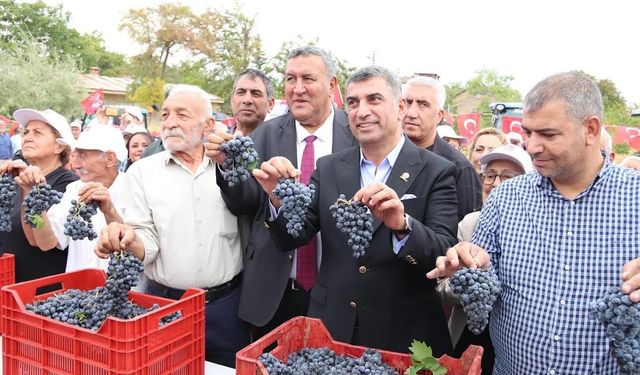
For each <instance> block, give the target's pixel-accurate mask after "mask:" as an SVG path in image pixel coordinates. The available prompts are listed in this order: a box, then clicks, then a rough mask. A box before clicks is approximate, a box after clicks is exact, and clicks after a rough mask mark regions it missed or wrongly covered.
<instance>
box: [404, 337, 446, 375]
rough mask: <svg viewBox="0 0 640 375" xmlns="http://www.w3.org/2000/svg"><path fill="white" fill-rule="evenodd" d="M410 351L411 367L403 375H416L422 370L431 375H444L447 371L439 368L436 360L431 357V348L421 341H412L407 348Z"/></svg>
mask: <svg viewBox="0 0 640 375" xmlns="http://www.w3.org/2000/svg"><path fill="white" fill-rule="evenodd" d="M409 350H410V351H411V367H409V368H407V370H406V371H405V375H418V373H419V372H420V371H422V370H428V371H431V373H432V374H433V375H444V374H446V373H447V369H446V368H444V367H442V366H440V362H438V359H437V358H435V357H434V356H433V351H432V350H431V348H430V347H429V346H428V345H427V344H425V343H424V342H422V341H417V340H413V342H412V343H411V346H410V347H409Z"/></svg>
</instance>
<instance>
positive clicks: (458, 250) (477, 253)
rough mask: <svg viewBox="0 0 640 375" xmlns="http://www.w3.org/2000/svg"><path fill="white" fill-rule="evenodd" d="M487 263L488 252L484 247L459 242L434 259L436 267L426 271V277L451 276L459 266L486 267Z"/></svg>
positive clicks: (488, 260)
mask: <svg viewBox="0 0 640 375" xmlns="http://www.w3.org/2000/svg"><path fill="white" fill-rule="evenodd" d="M489 264H490V258H489V254H488V253H487V252H486V251H485V250H484V249H482V248H481V247H479V246H477V245H474V244H472V243H470V242H460V243H458V244H456V245H455V246H453V247H451V248H449V250H447V254H446V255H444V256H439V257H438V258H437V259H436V268H434V269H433V270H431V271H429V272H428V273H427V278H428V279H436V278H443V277H451V275H453V274H454V273H455V272H456V271H457V270H459V269H460V268H463V267H467V268H470V269H475V268H482V269H486V268H488V267H489Z"/></svg>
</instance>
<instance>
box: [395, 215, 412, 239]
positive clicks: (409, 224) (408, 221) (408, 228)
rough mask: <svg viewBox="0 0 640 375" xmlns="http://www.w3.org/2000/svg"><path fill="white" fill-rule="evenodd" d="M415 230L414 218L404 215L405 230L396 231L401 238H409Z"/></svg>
mask: <svg viewBox="0 0 640 375" xmlns="http://www.w3.org/2000/svg"><path fill="white" fill-rule="evenodd" d="M412 230H413V218H412V217H411V216H409V215H407V214H404V228H402V229H400V230H396V231H394V232H395V233H396V234H397V235H399V236H403V237H404V236H407V235H408V234H409V233H411V231H412Z"/></svg>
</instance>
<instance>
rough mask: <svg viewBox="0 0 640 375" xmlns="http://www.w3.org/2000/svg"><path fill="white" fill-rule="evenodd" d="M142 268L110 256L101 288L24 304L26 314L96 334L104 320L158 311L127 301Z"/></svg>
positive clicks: (124, 256)
mask: <svg viewBox="0 0 640 375" xmlns="http://www.w3.org/2000/svg"><path fill="white" fill-rule="evenodd" d="M143 269H144V267H143V266H142V261H141V260H139V259H138V258H136V257H135V256H134V255H133V254H131V253H128V252H125V253H119V254H116V253H112V254H111V255H110V257H109V267H108V268H107V280H106V283H105V286H100V287H97V288H95V289H91V290H86V291H83V290H78V289H69V290H66V291H65V292H63V293H60V294H57V295H55V296H52V297H49V298H47V299H46V300H43V301H35V302H34V303H33V304H27V305H26V308H27V310H28V311H32V312H34V313H36V314H38V315H42V316H47V317H50V318H53V319H56V320H59V321H61V322H65V323H68V324H72V325H76V326H79V327H82V328H87V329H91V330H94V331H97V330H98V329H99V328H100V327H101V326H102V323H104V321H105V320H106V319H107V317H108V316H114V317H116V318H120V319H131V318H134V317H136V316H138V315H142V314H146V313H147V312H150V311H153V310H155V309H157V308H159V305H158V304H154V305H153V306H151V307H150V308H149V309H146V308H144V307H142V306H140V305H137V304H135V303H133V302H131V301H130V300H129V297H128V293H129V291H130V290H131V288H132V287H134V286H136V285H137V284H138V281H139V275H140V272H142V271H143ZM180 316H182V314H181V312H180V311H176V312H175V313H173V314H170V315H168V316H166V317H165V318H163V319H164V321H163V319H161V325H162V324H167V323H169V322H170V321H173V320H175V319H178V318H179V317H180Z"/></svg>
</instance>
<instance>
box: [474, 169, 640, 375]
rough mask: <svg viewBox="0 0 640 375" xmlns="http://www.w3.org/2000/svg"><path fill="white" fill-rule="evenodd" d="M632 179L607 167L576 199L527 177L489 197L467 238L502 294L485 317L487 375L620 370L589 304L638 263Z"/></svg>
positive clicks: (639, 208) (639, 184) (637, 207)
mask: <svg viewBox="0 0 640 375" xmlns="http://www.w3.org/2000/svg"><path fill="white" fill-rule="evenodd" d="M639 217H640V173H637V172H632V171H629V170H627V169H623V168H619V167H617V166H614V165H612V164H610V163H609V162H608V161H607V162H605V164H604V166H603V168H602V170H601V171H600V173H599V174H598V176H597V177H596V178H595V180H594V182H593V183H592V185H591V186H589V188H587V189H586V190H585V191H583V192H582V193H581V194H580V195H578V196H577V197H576V198H575V199H574V200H569V199H566V198H565V197H563V196H562V195H561V194H560V193H559V192H558V191H557V190H556V189H555V188H554V186H553V185H552V183H551V181H550V180H549V179H548V178H546V177H543V176H541V175H540V174H538V173H537V172H533V173H529V174H527V175H524V176H519V177H517V178H513V179H510V180H509V181H506V182H504V183H503V184H501V185H500V186H498V187H497V188H496V189H494V191H493V192H492V193H491V195H490V197H489V199H488V200H487V202H486V204H485V205H484V207H483V208H482V214H481V216H480V221H479V223H478V228H477V229H476V231H475V232H474V235H473V238H472V242H473V243H475V244H477V245H479V246H480V247H482V248H484V249H485V250H487V251H488V252H489V254H490V255H491V262H492V266H493V267H494V268H495V270H496V272H497V274H498V277H499V278H500V281H501V282H502V285H503V291H502V294H501V296H500V298H499V299H498V301H497V302H496V304H495V306H494V311H493V312H492V314H491V320H490V332H491V338H492V340H493V344H494V346H495V352H496V360H495V367H494V374H498V375H502V374H509V375H514V374H550V375H559V374H611V375H613V374H618V373H619V372H620V371H619V368H618V366H617V364H616V363H615V360H614V359H613V358H612V357H611V355H610V352H609V344H608V340H607V337H606V335H605V329H604V328H603V326H602V325H601V324H600V323H598V322H597V321H596V320H595V319H593V318H591V316H590V314H589V311H588V306H589V303H590V302H592V301H594V300H596V299H598V298H600V297H601V296H602V295H604V293H605V291H606V289H607V288H608V287H610V286H620V285H621V281H620V273H621V269H622V266H623V265H624V264H625V263H627V262H629V261H630V260H633V259H635V258H637V257H640V220H639Z"/></svg>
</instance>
